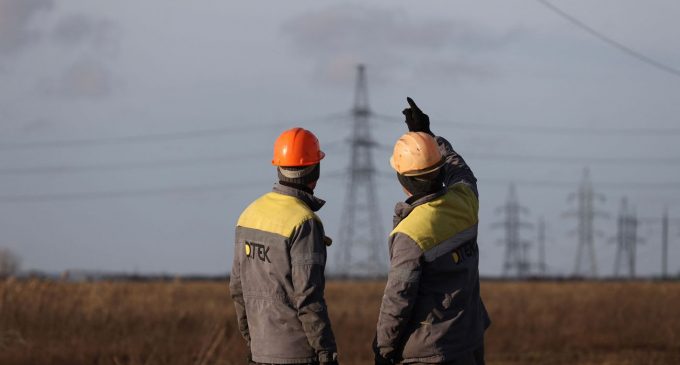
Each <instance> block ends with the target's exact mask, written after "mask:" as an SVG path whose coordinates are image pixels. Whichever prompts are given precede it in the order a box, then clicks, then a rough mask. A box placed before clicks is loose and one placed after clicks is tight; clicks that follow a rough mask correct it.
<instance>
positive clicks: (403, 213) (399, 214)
mask: <svg viewBox="0 0 680 365" xmlns="http://www.w3.org/2000/svg"><path fill="white" fill-rule="evenodd" d="M446 191H447V190H446V189H445V188H443V189H441V190H439V191H437V192H435V193H432V194H427V195H425V196H423V197H420V198H417V199H416V200H414V201H410V199H406V201H403V202H399V203H397V205H395V207H394V218H393V222H392V223H394V226H395V227H396V226H397V224H399V222H401V221H402V220H403V219H404V218H406V217H408V215H409V214H411V212H412V211H413V209H415V208H416V207H417V206H419V205H422V204H425V203H429V202H431V201H433V200H435V199H437V198H439V197H440V196H442V195H444V194H446Z"/></svg>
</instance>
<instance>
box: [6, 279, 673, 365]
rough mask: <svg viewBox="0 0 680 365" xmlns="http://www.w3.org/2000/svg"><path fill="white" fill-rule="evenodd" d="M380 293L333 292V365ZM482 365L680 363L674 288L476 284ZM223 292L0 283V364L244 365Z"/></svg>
mask: <svg viewBox="0 0 680 365" xmlns="http://www.w3.org/2000/svg"><path fill="white" fill-rule="evenodd" d="M382 287H383V283H381V282H360V283H352V282H331V283H329V285H328V289H327V293H326V297H327V301H328V303H329V309H330V312H331V317H332V320H333V327H334V330H335V333H336V336H337V338H338V344H339V349H340V353H341V363H342V364H368V363H371V360H372V356H371V354H370V343H371V340H372V338H373V333H374V326H375V322H376V318H377V309H378V306H379V301H380V297H381V291H382ZM482 290H483V295H484V298H485V301H486V303H487V306H488V308H489V311H490V313H491V317H492V320H493V325H492V327H491V328H490V330H489V332H487V342H486V345H487V363H488V364H680V283H677V282H675V283H670V282H669V283H652V282H630V283H624V282H620V283H619V282H483V283H482ZM243 358H244V346H243V341H242V340H241V338H240V336H239V335H238V334H237V330H236V326H235V319H234V313H233V308H232V304H231V302H230V300H229V299H228V289H227V284H226V283H211V282H174V283H168V282H166V283H161V282H159V283H118V282H115V283H107V282H99V283H80V284H74V283H62V282H49V281H7V282H0V364H2V365H15V364H16V365H85V364H88V365H90V364H107V365H108V364H110V365H122V364H130V365H142V364H177V365H187V364H201V365H203V364H206V365H207V364H242V363H244V361H243Z"/></svg>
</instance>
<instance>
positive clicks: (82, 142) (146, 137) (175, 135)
mask: <svg viewBox="0 0 680 365" xmlns="http://www.w3.org/2000/svg"><path fill="white" fill-rule="evenodd" d="M346 114H347V113H342V114H341V113H333V114H328V115H325V116H321V117H317V118H306V119H304V120H298V121H292V122H276V123H268V124H248V125H241V126H230V127H220V128H204V129H194V130H185V131H177V132H159V133H144V134H137V135H130V136H114V137H94V138H82V139H64V140H49V141H27V142H5V143H0V150H27V149H41V148H67V147H87V146H102V145H120V144H136V143H150V142H163V141H176V140H184V139H197V138H206V137H216V136H224V135H231V134H235V133H243V132H249V131H258V130H262V129H266V128H290V127H293V126H296V125H302V124H308V123H315V122H319V123H324V122H329V121H333V120H338V119H341V118H345V117H346Z"/></svg>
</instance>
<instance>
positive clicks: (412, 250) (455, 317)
mask: <svg viewBox="0 0 680 365" xmlns="http://www.w3.org/2000/svg"><path fill="white" fill-rule="evenodd" d="M437 142H438V144H439V147H440V150H441V151H442V153H443V154H444V155H445V156H446V164H445V165H444V167H443V169H444V174H445V175H444V183H445V188H444V189H442V190H441V191H439V192H437V193H434V194H430V195H428V196H424V197H422V198H420V199H417V200H415V201H409V200H407V202H402V203H398V204H397V205H396V207H395V217H394V230H393V231H392V233H391V234H390V237H389V254H390V271H389V274H388V279H387V285H386V287H385V293H384V296H383V300H382V304H381V307H380V315H379V319H378V326H377V334H376V351H379V353H380V354H381V355H382V356H384V357H386V358H390V359H393V360H395V361H401V362H404V363H409V362H425V363H439V362H450V361H454V360H456V359H458V358H460V357H462V356H465V355H467V354H469V353H470V352H472V351H473V350H475V349H477V348H478V347H480V346H481V345H482V344H483V336H484V331H485V329H486V328H487V327H488V326H489V325H490V320H489V317H488V314H487V312H486V309H485V307H484V304H483V302H482V299H481V297H480V294H479V270H478V266H479V248H478V246H477V224H478V209H479V202H478V193H477V186H476V182H477V180H476V178H475V177H474V175H473V173H472V171H471V170H470V168H469V167H468V166H467V165H466V164H465V161H464V160H463V159H462V158H461V157H460V156H459V155H458V154H456V153H455V151H453V149H452V148H451V145H450V144H449V142H448V141H446V140H445V139H444V138H442V137H437Z"/></svg>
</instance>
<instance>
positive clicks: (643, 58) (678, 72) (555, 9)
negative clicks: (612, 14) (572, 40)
mask: <svg viewBox="0 0 680 365" xmlns="http://www.w3.org/2000/svg"><path fill="white" fill-rule="evenodd" d="M536 1H538V2H539V3H540V4H542V5H543V6H545V7H546V8H548V9H550V10H551V11H552V12H554V13H555V14H557V15H559V16H560V17H562V18H564V19H566V20H567V21H569V22H570V23H571V24H573V25H575V26H577V27H579V28H581V29H583V30H584V31H586V32H587V33H588V34H590V35H592V36H593V37H595V38H598V39H599V40H601V41H603V42H605V43H607V44H608V45H610V46H612V47H614V48H616V49H618V50H619V51H621V52H623V53H624V54H627V55H628V56H631V57H633V58H635V59H637V60H638V61H641V62H644V63H646V64H648V65H650V66H652V67H654V68H656V69H658V70H661V71H664V72H666V73H669V74H671V75H673V76H676V77H680V70H679V69H677V68H674V67H671V66H668V65H666V64H664V63H662V62H659V61H657V60H655V59H653V58H651V57H649V56H647V55H644V54H642V53H640V52H638V51H636V50H634V49H632V48H630V47H628V46H626V45H625V44H623V43H621V42H619V41H616V40H614V39H612V38H610V37H608V36H606V35H604V34H602V33H600V32H599V31H597V30H595V29H594V28H593V27H591V26H589V25H588V24H586V23H584V22H583V21H581V20H579V19H578V18H576V17H575V16H573V15H571V14H569V13H567V12H565V11H564V10H562V9H560V8H558V7H557V6H555V5H553V4H552V3H550V2H549V1H547V0H536Z"/></svg>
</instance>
